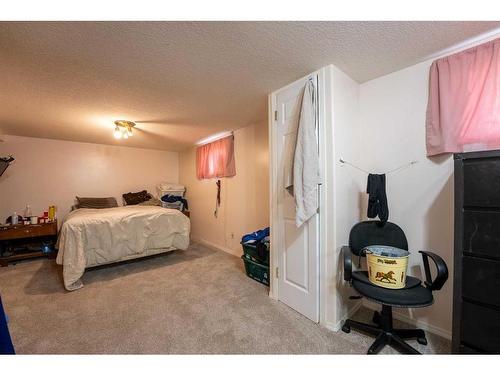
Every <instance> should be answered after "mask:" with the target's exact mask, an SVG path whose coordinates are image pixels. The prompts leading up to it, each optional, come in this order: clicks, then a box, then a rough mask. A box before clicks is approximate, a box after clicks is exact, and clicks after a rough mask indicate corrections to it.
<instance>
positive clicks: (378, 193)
mask: <svg viewBox="0 0 500 375" xmlns="http://www.w3.org/2000/svg"><path fill="white" fill-rule="evenodd" d="M366 192H367V193H368V212H367V216H368V217H369V218H371V219H372V218H374V217H376V216H377V215H378V218H379V219H380V221H382V222H383V223H385V222H386V221H387V219H389V207H388V205H387V195H386V193H385V174H371V173H370V174H369V175H368V183H367V185H366Z"/></svg>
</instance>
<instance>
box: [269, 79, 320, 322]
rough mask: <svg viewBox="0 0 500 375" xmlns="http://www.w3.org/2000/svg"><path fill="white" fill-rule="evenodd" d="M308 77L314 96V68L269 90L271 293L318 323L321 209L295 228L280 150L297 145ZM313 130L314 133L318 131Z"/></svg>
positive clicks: (293, 208)
mask: <svg viewBox="0 0 500 375" xmlns="http://www.w3.org/2000/svg"><path fill="white" fill-rule="evenodd" d="M309 79H312V80H313V82H314V86H315V91H316V98H318V75H317V74H316V73H314V74H311V75H308V76H307V77H304V78H303V79H300V80H298V81H296V82H294V83H292V84H290V85H288V86H286V87H284V88H282V89H280V90H277V91H275V92H273V93H272V94H271V95H270V103H269V104H270V117H271V118H270V139H271V150H272V151H271V157H272V159H271V196H272V198H271V242H272V250H271V251H272V257H271V258H272V259H271V262H272V264H271V266H272V269H273V273H272V274H273V278H272V280H271V296H272V297H274V298H276V299H278V300H279V301H281V302H283V303H284V304H286V305H288V306H290V307H291V308H293V309H294V310H296V311H298V312H299V313H301V314H302V315H304V316H306V317H307V318H309V319H311V320H312V321H314V322H316V323H318V322H319V307H320V303H319V302H320V301H319V270H320V267H319V265H320V261H319V259H320V258H319V227H320V214H319V213H317V214H316V215H314V216H313V217H312V218H311V219H310V220H309V221H308V222H306V223H304V224H303V225H302V226H300V227H299V228H297V227H296V225H295V200H294V197H293V196H292V195H291V194H290V193H289V192H288V191H287V190H286V189H285V176H284V170H285V163H286V159H287V158H286V157H284V155H286V153H287V151H289V150H290V149H291V148H294V147H295V139H296V133H297V127H298V122H299V116H300V109H301V104H302V96H303V92H304V86H305V84H306V83H307V81H308V80H309ZM315 103H316V112H318V111H317V105H318V104H317V103H318V101H317V100H316V101H315ZM316 119H318V116H316ZM316 121H317V120H316ZM316 126H318V124H316ZM316 134H317V136H318V134H319V133H318V131H317V132H316ZM320 205H321V201H320Z"/></svg>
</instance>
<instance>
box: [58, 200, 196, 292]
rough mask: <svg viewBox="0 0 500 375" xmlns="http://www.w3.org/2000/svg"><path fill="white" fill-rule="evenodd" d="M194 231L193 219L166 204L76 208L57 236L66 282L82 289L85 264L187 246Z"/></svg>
mask: <svg viewBox="0 0 500 375" xmlns="http://www.w3.org/2000/svg"><path fill="white" fill-rule="evenodd" d="M189 231H190V221H189V219H188V218H187V217H186V216H185V215H184V214H183V213H182V212H180V211H178V210H172V209H168V208H163V207H157V206H124V207H115V208H105V209H88V208H80V209H76V210H74V211H72V212H70V213H69V214H68V215H67V216H66V218H65V219H64V221H63V224H62V227H61V231H60V233H59V238H58V240H57V248H58V249H59V252H58V254H57V259H56V262H57V264H60V265H62V266H63V279H64V287H65V288H66V289H67V290H69V291H72V290H76V289H80V288H81V287H82V286H83V283H82V281H81V277H82V275H83V273H84V272H85V269H86V268H90V267H94V266H98V265H103V264H109V263H115V262H120V261H124V260H129V259H134V258H140V257H145V256H149V255H154V254H159V253H164V252H168V251H172V250H177V249H180V250H186V249H187V247H188V245H189Z"/></svg>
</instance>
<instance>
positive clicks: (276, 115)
mask: <svg viewBox="0 0 500 375" xmlns="http://www.w3.org/2000/svg"><path fill="white" fill-rule="evenodd" d="M274 121H278V111H274Z"/></svg>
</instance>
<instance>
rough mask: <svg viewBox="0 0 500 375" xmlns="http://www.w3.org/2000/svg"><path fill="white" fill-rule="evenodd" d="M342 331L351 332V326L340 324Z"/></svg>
mask: <svg viewBox="0 0 500 375" xmlns="http://www.w3.org/2000/svg"><path fill="white" fill-rule="evenodd" d="M342 331H344V332H345V333H350V332H351V327H349V326H348V325H346V324H344V325H342Z"/></svg>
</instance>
